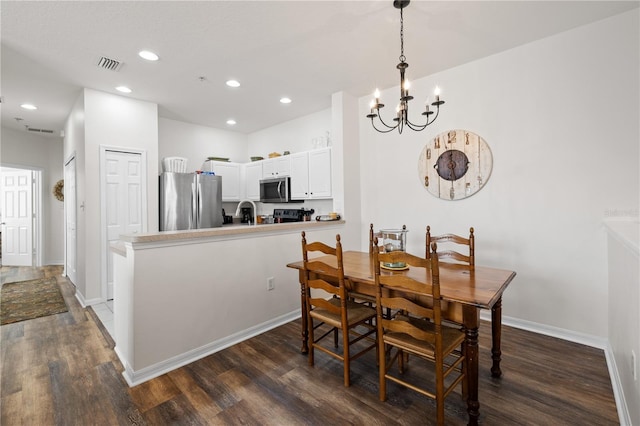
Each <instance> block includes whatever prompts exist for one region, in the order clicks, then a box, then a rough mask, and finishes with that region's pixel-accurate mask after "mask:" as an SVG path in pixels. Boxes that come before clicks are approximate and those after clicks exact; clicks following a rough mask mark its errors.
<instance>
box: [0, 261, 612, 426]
mask: <svg viewBox="0 0 640 426" xmlns="http://www.w3.org/2000/svg"><path fill="white" fill-rule="evenodd" d="M0 272H2V281H3V282H4V281H6V280H7V279H8V280H9V281H16V280H19V279H31V278H32V277H38V276H57V277H58V282H59V283H60V284H61V287H62V290H63V295H64V297H65V300H66V302H67V305H68V307H69V312H67V313H63V314H58V315H53V316H49V317H44V318H37V319H34V320H29V321H24V322H20V323H15V324H8V325H5V326H2V327H0V331H1V342H0V344H1V352H0V354H1V356H2V369H1V374H2V376H1V379H0V380H1V398H2V399H1V417H0V424H2V425H3V426H10V425H116V424H122V425H126V424H131V425H144V424H147V425H165V424H173V425H191V424H193V425H204V424H214V425H227V424H231V425H302V424H304V425H343V424H344V425H346V424H354V425H393V424H398V425H418V424H419V425H425V424H434V416H435V406H434V403H433V402H432V401H430V400H428V399H427V398H425V397H422V396H421V395H419V394H417V393H415V392H413V391H410V390H408V389H405V388H401V387H399V386H396V385H394V384H393V383H390V384H389V385H388V393H389V398H388V400H387V402H384V403H381V402H380V401H379V400H378V375H377V370H376V366H375V354H374V353H371V352H370V353H369V354H367V355H365V356H364V357H363V358H360V359H359V360H357V361H355V362H353V363H352V373H351V374H352V376H351V377H352V385H351V387H350V388H344V387H343V385H342V366H341V364H340V363H339V362H338V361H337V360H335V359H333V358H329V357H328V356H326V355H325V354H322V353H319V352H316V365H315V367H309V366H308V365H307V358H306V357H305V356H303V355H301V354H300V352H299V348H300V341H299V330H300V325H299V322H298V321H294V322H291V323H289V324H286V325H284V326H281V327H279V328H277V329H274V330H271V331H269V332H267V333H264V334H262V335H259V336H257V337H254V338H252V339H250V340H248V341H245V342H243V343H240V344H237V345H235V346H233V347H230V348H228V349H225V350H223V351H220V352H218V353H216V354H214V355H211V356H208V357H206V358H203V359H201V360H199V361H197V362H194V363H192V364H189V365H187V366H185V367H182V368H180V369H178V370H175V371H172V372H170V373H168V374H165V375H163V376H161V377H158V378H156V379H154V380H151V381H149V382H146V383H144V384H142V385H139V386H136V387H134V388H129V387H128V386H127V384H126V383H125V381H124V379H123V378H122V375H121V372H122V366H121V364H120V362H119V361H118V359H117V357H116V355H115V353H114V351H113V349H112V348H113V341H112V340H111V339H110V338H109V335H108V334H107V333H106V331H105V330H104V328H103V327H102V325H101V324H100V322H99V321H98V319H97V317H96V316H95V314H93V312H92V310H91V309H82V308H81V307H80V305H79V303H78V302H77V300H76V299H75V297H74V288H73V286H72V285H71V284H70V283H68V282H67V281H66V280H65V279H64V278H62V277H61V276H60V272H61V269H60V267H47V268H41V269H38V270H36V269H34V268H27V269H22V270H14V269H11V268H7V267H4V268H2V269H1V270H0ZM23 277H26V278H23ZM15 278H18V279H15ZM291 285H294V286H297V283H291ZM480 336H481V338H480V345H481V348H480V356H481V358H480V404H481V406H480V413H481V414H480V422H481V423H482V424H485V425H512V424H513V425H616V424H619V422H618V417H617V411H616V407H615V402H614V398H613V391H612V387H611V382H610V379H609V375H608V370H607V366H606V361H605V357H604V353H603V351H601V350H598V349H594V348H590V347H586V346H582V345H578V344H575V343H570V342H566V341H563V340H558V339H554V338H550V337H546V336H541V335H537V334H534V333H530V332H526V331H522V330H518V329H514V328H510V327H504V328H503V333H502V339H503V361H502V369H503V377H502V378H500V379H492V378H491V374H490V366H491V359H490V352H489V349H490V348H489V345H490V340H489V337H490V325H489V324H488V323H483V324H482V326H481V332H480ZM410 369H411V372H412V373H414V374H415V373H419V370H421V366H420V362H419V360H418V359H417V358H416V359H413V358H412V359H411V360H410ZM446 415H447V422H448V424H451V425H463V424H466V420H467V417H466V411H465V404H464V403H463V401H462V399H461V398H460V396H459V394H454V395H451V396H450V397H449V398H448V399H447V402H446Z"/></svg>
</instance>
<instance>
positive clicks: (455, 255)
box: [425, 225, 476, 266]
mask: <svg viewBox="0 0 640 426" xmlns="http://www.w3.org/2000/svg"><path fill="white" fill-rule="evenodd" d="M425 240H426V245H425V257H426V258H427V259H429V257H430V256H431V254H430V253H429V250H430V247H431V243H439V244H440V245H442V243H453V244H457V245H459V246H465V247H466V251H467V253H468V254H462V253H460V252H459V251H456V250H441V251H440V253H438V257H439V258H440V260H442V259H452V260H453V261H455V262H459V263H462V264H466V265H469V266H474V265H475V263H476V258H475V236H474V235H473V227H471V228H469V238H464V237H461V236H459V235H456V234H442V235H431V227H430V226H428V225H427V236H426V238H425ZM458 250H460V249H458Z"/></svg>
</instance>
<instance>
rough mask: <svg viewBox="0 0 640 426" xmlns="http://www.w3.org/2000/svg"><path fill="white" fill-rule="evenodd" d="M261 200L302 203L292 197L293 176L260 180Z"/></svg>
mask: <svg viewBox="0 0 640 426" xmlns="http://www.w3.org/2000/svg"><path fill="white" fill-rule="evenodd" d="M260 201H261V202H263V203H296V202H297V203H301V202H303V200H297V201H296V200H292V199H291V178H290V177H288V176H286V177H277V178H272V179H262V180H261V181H260Z"/></svg>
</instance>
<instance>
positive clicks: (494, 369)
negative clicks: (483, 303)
mask: <svg viewBox="0 0 640 426" xmlns="http://www.w3.org/2000/svg"><path fill="white" fill-rule="evenodd" d="M491 334H492V337H491V338H492V346H491V359H492V360H493V365H492V366H491V376H493V377H500V376H501V375H502V370H500V360H501V356H502V351H501V350H500V341H501V340H502V297H501V298H500V299H498V301H497V302H496V303H495V305H493V307H492V308H491Z"/></svg>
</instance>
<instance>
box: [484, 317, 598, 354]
mask: <svg viewBox="0 0 640 426" xmlns="http://www.w3.org/2000/svg"><path fill="white" fill-rule="evenodd" d="M480 318H481V319H483V320H487V321H489V322H490V321H491V312H490V311H482V312H480ZM502 324H504V325H507V326H509V327H514V328H519V329H521V330H526V331H531V332H533V333H538V334H542V335H545V336H550V337H556V338H558V339H562V340H568V341H569V342H574V343H579V344H581V345H586V346H591V347H592V348H598V349H602V350H604V349H606V348H607V346H608V345H609V341H608V340H607V339H605V338H604V337H598V336H594V335H591V334H586V333H579V332H576V331H572V330H567V329H565V328H559V327H554V326H551V325H546V324H540V323H537V322H532V321H527V320H523V319H519V318H513V317H505V316H503V317H502Z"/></svg>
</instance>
